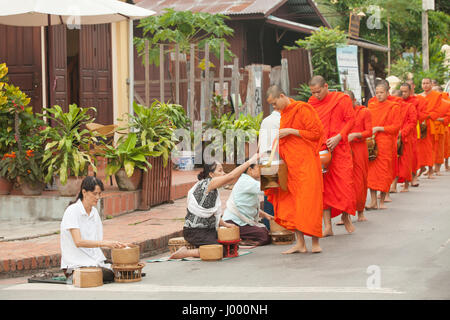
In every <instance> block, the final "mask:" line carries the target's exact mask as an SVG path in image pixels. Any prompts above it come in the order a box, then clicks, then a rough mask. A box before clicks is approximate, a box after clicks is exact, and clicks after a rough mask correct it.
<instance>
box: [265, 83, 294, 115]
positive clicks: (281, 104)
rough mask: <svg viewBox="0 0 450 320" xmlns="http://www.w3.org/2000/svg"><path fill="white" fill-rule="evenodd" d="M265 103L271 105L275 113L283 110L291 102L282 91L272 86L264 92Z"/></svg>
mask: <svg viewBox="0 0 450 320" xmlns="http://www.w3.org/2000/svg"><path fill="white" fill-rule="evenodd" d="M266 99H267V103H269V104H271V105H272V106H273V108H274V110H276V111H281V110H283V109H284V108H285V107H286V106H288V105H289V104H290V103H291V101H290V100H289V98H288V97H287V96H286V94H285V93H284V91H283V90H282V89H281V88H280V87H279V86H277V85H272V86H270V87H269V89H267V91H266Z"/></svg>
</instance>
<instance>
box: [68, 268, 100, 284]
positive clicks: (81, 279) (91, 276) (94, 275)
mask: <svg viewBox="0 0 450 320" xmlns="http://www.w3.org/2000/svg"><path fill="white" fill-rule="evenodd" d="M73 285H74V286H75V287H78V288H93V287H100V286H102V285H103V272H102V269H101V268H94V267H91V268H78V269H75V271H74V273H73Z"/></svg>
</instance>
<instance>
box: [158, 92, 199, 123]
mask: <svg viewBox="0 0 450 320" xmlns="http://www.w3.org/2000/svg"><path fill="white" fill-rule="evenodd" d="M155 107H156V108H159V109H160V111H161V112H162V113H164V114H166V115H167V116H168V117H169V119H170V121H171V122H172V124H173V125H174V127H175V128H176V129H187V128H189V126H190V125H191V120H190V119H189V118H188V117H187V115H186V111H185V110H184V108H183V106H181V105H179V104H174V103H162V102H160V101H158V100H156V99H155Z"/></svg>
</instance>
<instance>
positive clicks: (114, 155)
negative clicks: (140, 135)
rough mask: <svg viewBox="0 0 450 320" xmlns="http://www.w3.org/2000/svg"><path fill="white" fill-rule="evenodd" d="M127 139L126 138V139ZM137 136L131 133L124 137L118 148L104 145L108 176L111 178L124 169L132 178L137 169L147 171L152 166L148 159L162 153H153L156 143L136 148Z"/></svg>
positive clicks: (120, 140)
mask: <svg viewBox="0 0 450 320" xmlns="http://www.w3.org/2000/svg"><path fill="white" fill-rule="evenodd" d="M125 137H126V138H125ZM136 143H137V135H136V133H130V134H128V135H127V136H122V137H121V138H120V139H119V141H118V143H117V146H116V147H115V146H111V145H107V144H104V146H105V158H106V159H107V160H108V164H107V165H106V176H107V177H110V176H112V175H114V174H116V173H117V171H119V170H120V169H122V168H123V169H124V170H125V172H126V174H127V176H128V177H131V176H132V175H133V173H134V169H135V167H138V168H139V169H142V170H144V171H147V168H150V169H151V167H152V165H151V164H150V163H149V162H148V161H147V159H146V157H158V156H160V155H161V153H162V152H161V151H153V147H154V145H155V143H153V142H151V143H149V144H146V145H143V146H140V147H136Z"/></svg>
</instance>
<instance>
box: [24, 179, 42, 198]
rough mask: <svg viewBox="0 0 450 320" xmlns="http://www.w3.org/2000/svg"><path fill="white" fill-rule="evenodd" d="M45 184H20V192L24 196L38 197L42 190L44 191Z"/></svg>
mask: <svg viewBox="0 0 450 320" xmlns="http://www.w3.org/2000/svg"><path fill="white" fill-rule="evenodd" d="M44 187H45V183H43V182H34V183H33V182H26V181H21V182H20V190H21V191H22V193H23V194H24V195H25V196H38V195H40V194H42V190H44Z"/></svg>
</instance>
